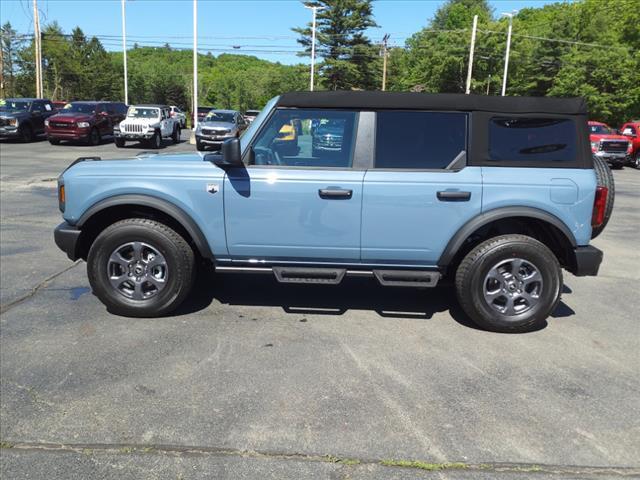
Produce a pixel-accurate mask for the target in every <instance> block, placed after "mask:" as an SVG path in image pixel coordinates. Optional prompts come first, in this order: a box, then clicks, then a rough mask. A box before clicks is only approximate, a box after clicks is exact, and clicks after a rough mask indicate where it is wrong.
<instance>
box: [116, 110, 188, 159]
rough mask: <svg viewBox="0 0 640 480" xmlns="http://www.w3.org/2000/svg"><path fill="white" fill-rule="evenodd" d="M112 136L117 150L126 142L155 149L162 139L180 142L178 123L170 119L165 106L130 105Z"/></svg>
mask: <svg viewBox="0 0 640 480" xmlns="http://www.w3.org/2000/svg"><path fill="white" fill-rule="evenodd" d="M113 136H114V137H115V142H116V147H118V148H122V147H124V146H125V145H126V142H128V141H138V142H142V143H146V144H147V145H148V146H149V147H151V148H156V149H157V148H160V147H161V146H162V139H163V138H167V139H169V138H170V139H171V140H173V143H178V142H179V141H180V121H179V120H178V119H176V118H172V117H171V108H170V107H169V106H167V105H131V106H130V107H129V110H127V117H126V118H125V119H124V120H123V121H122V122H120V123H119V124H117V125H116V126H115V127H114V129H113Z"/></svg>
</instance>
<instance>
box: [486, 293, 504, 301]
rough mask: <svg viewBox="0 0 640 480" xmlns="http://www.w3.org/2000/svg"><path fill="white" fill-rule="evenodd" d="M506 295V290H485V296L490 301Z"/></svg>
mask: <svg viewBox="0 0 640 480" xmlns="http://www.w3.org/2000/svg"><path fill="white" fill-rule="evenodd" d="M502 296H504V292H503V291H502V290H496V291H494V292H485V294H484V298H485V299H486V300H487V301H488V302H489V303H493V301H494V300H496V299H498V298H500V297H502Z"/></svg>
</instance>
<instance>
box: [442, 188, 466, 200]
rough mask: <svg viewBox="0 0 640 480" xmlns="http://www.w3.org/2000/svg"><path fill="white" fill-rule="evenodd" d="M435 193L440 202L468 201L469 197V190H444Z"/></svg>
mask: <svg viewBox="0 0 640 480" xmlns="http://www.w3.org/2000/svg"><path fill="white" fill-rule="evenodd" d="M436 195H437V197H438V200H440V201H441V202H468V201H469V200H470V199H471V192H460V191H458V190H444V191H440V192H438V193H437V194H436Z"/></svg>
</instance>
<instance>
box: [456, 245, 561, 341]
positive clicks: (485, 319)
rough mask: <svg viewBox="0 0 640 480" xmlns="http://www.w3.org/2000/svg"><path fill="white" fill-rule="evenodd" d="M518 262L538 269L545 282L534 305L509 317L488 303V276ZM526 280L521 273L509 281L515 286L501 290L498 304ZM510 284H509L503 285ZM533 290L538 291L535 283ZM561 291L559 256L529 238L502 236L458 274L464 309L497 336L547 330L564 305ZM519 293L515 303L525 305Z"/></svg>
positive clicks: (471, 258)
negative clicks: (548, 321) (499, 267)
mask: <svg viewBox="0 0 640 480" xmlns="http://www.w3.org/2000/svg"><path fill="white" fill-rule="evenodd" d="M516 259H522V260H524V264H525V265H528V266H533V267H535V270H537V271H538V275H539V277H537V278H541V282H540V283H539V284H537V285H539V288H540V290H539V291H538V297H537V298H536V299H533V300H532V301H533V302H534V303H533V304H523V303H521V304H520V305H519V308H522V312H520V313H517V312H514V313H513V314H511V315H509V314H505V313H501V312H500V311H499V310H498V308H497V307H494V306H492V305H490V304H489V302H488V301H487V300H486V299H485V289H486V288H488V284H489V282H491V281H492V280H489V279H488V278H487V275H488V274H489V272H490V271H491V270H492V269H493V268H494V267H495V266H496V265H499V264H500V263H501V262H507V263H509V262H510V261H517V260H516ZM522 278H523V277H521V276H520V273H519V274H518V275H516V276H514V277H512V279H511V280H509V282H511V283H510V284H509V286H508V287H506V286H505V287H504V289H502V290H501V289H500V287H497V288H498V295H500V297H498V298H496V300H495V302H497V301H499V300H501V299H504V300H507V299H508V297H509V295H510V290H509V289H510V288H511V287H512V286H513V285H515V287H514V288H516V289H517V288H521V287H519V286H518V280H520V279H522ZM525 281H526V280H525ZM514 282H515V283H514ZM506 284H507V282H506V281H505V283H503V284H499V285H501V286H503V285H506ZM530 286H533V287H535V286H536V283H535V281H534V282H533V283H532V284H530ZM525 289H526V287H525ZM561 290H562V269H561V268H560V264H559V263H558V260H557V259H556V257H555V255H554V254H553V252H552V251H551V250H549V248H547V246H546V245H544V244H543V243H541V242H539V241H538V240H535V239H534V238H531V237H528V236H526V235H516V234H511V235H502V236H499V237H494V238H491V239H489V240H487V241H485V242H483V243H481V244H480V245H478V246H477V247H475V248H474V249H473V250H471V252H469V253H468V254H467V256H466V257H465V258H464V259H463V260H462V262H461V263H460V265H459V266H458V270H457V272H456V292H457V295H458V301H459V302H460V305H461V306H462V309H463V310H464V311H465V313H466V314H467V315H468V316H469V317H470V318H471V319H472V320H473V321H474V322H475V323H477V324H478V325H479V326H481V327H483V328H485V329H487V330H492V331H495V332H506V333H524V332H529V331H532V330H538V329H540V328H543V327H544V326H545V325H546V319H547V317H548V316H549V315H550V314H551V313H552V312H553V311H554V310H555V308H556V306H557V305H558V302H559V301H560V293H561ZM500 292H505V293H500ZM518 292H519V290H516V291H513V295H515V297H512V298H513V301H515V302H524V300H522V299H521V298H520V299H518V296H519V294H518ZM529 293H532V292H529ZM526 305H528V307H527V306H526Z"/></svg>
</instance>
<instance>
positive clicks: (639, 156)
mask: <svg viewBox="0 0 640 480" xmlns="http://www.w3.org/2000/svg"><path fill="white" fill-rule="evenodd" d="M633 166H634V168H635V169H636V170H640V150H638V151H637V152H636V156H635V157H634V158H633Z"/></svg>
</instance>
